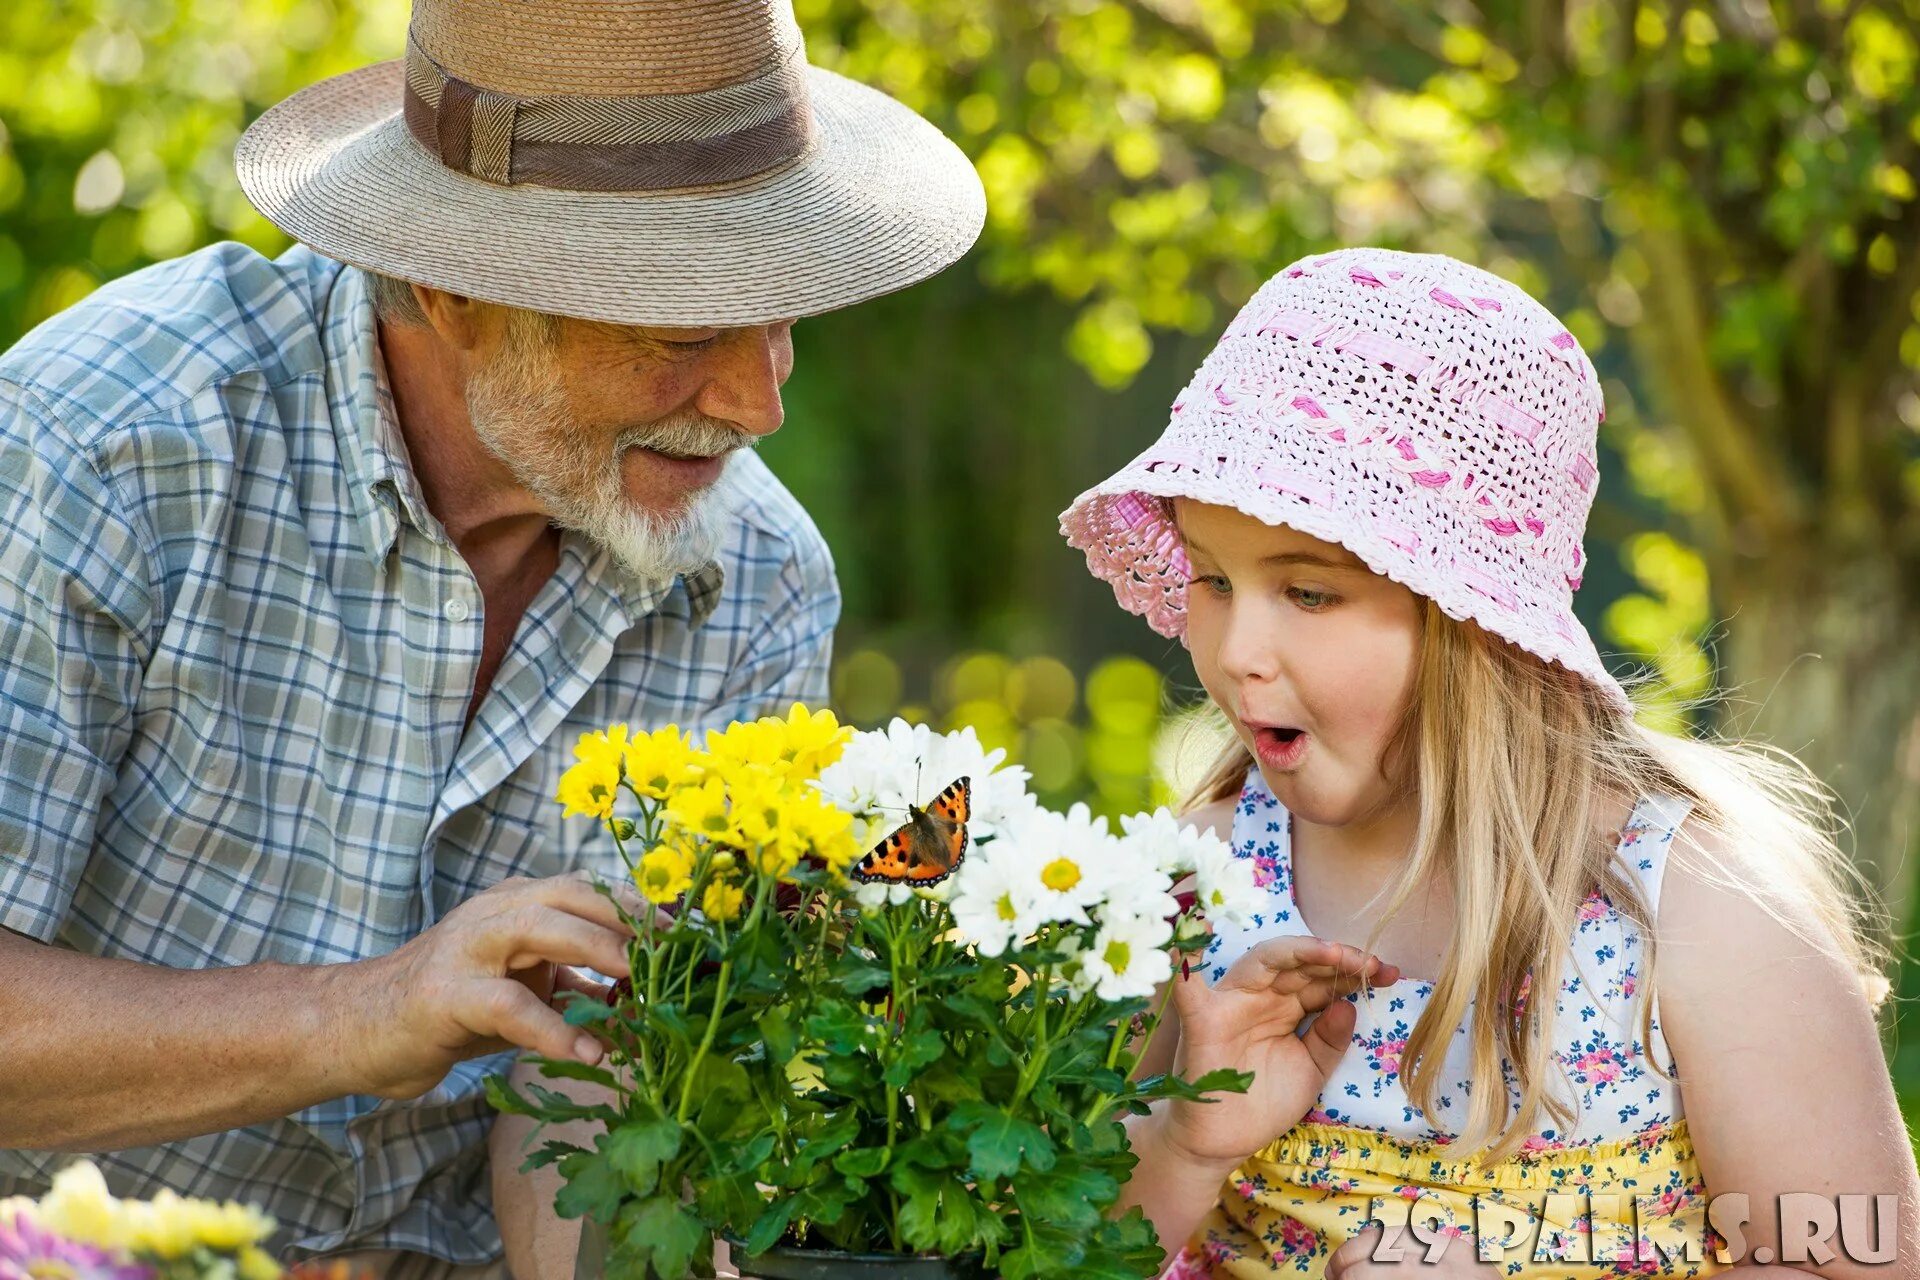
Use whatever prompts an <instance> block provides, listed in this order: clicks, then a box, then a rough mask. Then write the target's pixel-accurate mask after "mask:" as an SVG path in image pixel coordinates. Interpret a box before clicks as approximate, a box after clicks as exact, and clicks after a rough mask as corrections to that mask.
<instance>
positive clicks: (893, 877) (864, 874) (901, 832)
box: [847, 823, 913, 884]
mask: <svg viewBox="0 0 1920 1280" xmlns="http://www.w3.org/2000/svg"><path fill="white" fill-rule="evenodd" d="M912 866H913V826H912V824H911V823H909V824H908V825H906V826H904V827H900V828H898V829H897V830H895V831H894V833H893V834H892V835H890V836H888V837H887V838H886V839H885V840H882V841H881V842H880V843H879V844H877V845H875V846H873V849H872V851H871V852H869V853H868V854H867V856H866V857H864V858H862V859H860V861H858V862H856V863H854V864H853V866H852V867H850V868H848V870H847V875H848V876H850V877H851V878H853V879H855V880H858V881H860V882H861V883H862V884H873V883H875V882H879V883H892V884H898V883H900V882H902V881H904V880H906V878H907V874H908V871H909V869H910V868H911V867H912Z"/></svg>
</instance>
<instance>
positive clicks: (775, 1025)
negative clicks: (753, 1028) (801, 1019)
mask: <svg viewBox="0 0 1920 1280" xmlns="http://www.w3.org/2000/svg"><path fill="white" fill-rule="evenodd" d="M760 1034H761V1037H762V1038H763V1039H764V1040H765V1041H766V1045H767V1058H768V1060H769V1061H771V1062H777V1063H779V1064H780V1065H781V1066H783V1067H784V1066H786V1065H787V1064H788V1063H789V1062H791V1061H793V1055H794V1054H796V1053H798V1052H799V1051H800V1036H799V1034H798V1033H797V1032H796V1031H795V1030H794V1027H793V1019H792V1018H791V1017H789V1016H788V1014H787V1011H786V1010H785V1009H775V1010H774V1011H773V1012H771V1013H769V1014H768V1015H767V1016H766V1017H764V1018H762V1019H761V1020H760Z"/></svg>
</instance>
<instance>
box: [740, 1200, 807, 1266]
mask: <svg viewBox="0 0 1920 1280" xmlns="http://www.w3.org/2000/svg"><path fill="white" fill-rule="evenodd" d="M798 1206H799V1200H798V1199H796V1198H794V1197H790V1196H789V1197H783V1198H781V1199H778V1200H775V1201H774V1202H773V1203H772V1204H770V1205H768V1206H767V1208H766V1212H764V1213H762V1214H761V1215H760V1217H759V1218H758V1219H757V1220H755V1222H754V1224H753V1227H752V1229H751V1230H749V1231H748V1232H747V1234H746V1237H745V1239H744V1240H743V1241H742V1242H741V1245H742V1250H743V1251H744V1252H746V1253H748V1254H755V1253H765V1252H766V1251H767V1250H769V1249H771V1248H773V1246H774V1245H776V1244H778V1243H780V1237H781V1236H783V1235H785V1234H786V1233H787V1224H788V1223H790V1222H792V1221H793V1211H794V1210H795V1209H796V1208H797V1207H798ZM736 1265H737V1260H736Z"/></svg>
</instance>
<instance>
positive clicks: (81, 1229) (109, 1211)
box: [34, 1160, 128, 1249]
mask: <svg viewBox="0 0 1920 1280" xmlns="http://www.w3.org/2000/svg"><path fill="white" fill-rule="evenodd" d="M34 1220H35V1221H36V1222H37V1223H38V1224H39V1225H40V1226H42V1227H45V1228H46V1229H47V1230H48V1231H51V1232H53V1234H55V1235H58V1236H65V1237H66V1238H67V1239H69V1240H72V1241H74V1242H76V1243H78V1244H90V1245H93V1246H94V1247H96V1248H100V1249H122V1248H125V1247H126V1234H127V1225H128V1224H127V1214H126V1213H125V1211H124V1206H123V1205H122V1204H121V1202H120V1201H119V1200H117V1199H116V1198H115V1197H114V1196H113V1193H112V1192H110V1191H108V1190H107V1180H106V1177H105V1175H103V1174H102V1173H101V1172H100V1169H99V1166H97V1165H95V1164H94V1163H93V1162H92V1161H91V1160H80V1161H76V1162H75V1163H73V1164H70V1165H68V1166H67V1167H66V1168H64V1169H62V1170H60V1172H58V1173H56V1174H54V1175H53V1185H52V1186H51V1187H50V1188H49V1189H48V1191H47V1194H46V1195H44V1196H42V1197H41V1198H40V1205H39V1208H38V1210H37V1211H36V1212H35V1213H34Z"/></svg>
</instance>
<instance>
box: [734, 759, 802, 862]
mask: <svg viewBox="0 0 1920 1280" xmlns="http://www.w3.org/2000/svg"><path fill="white" fill-rule="evenodd" d="M727 799H728V802H729V807H728V815H727V816H728V822H729V826H730V829H729V831H728V840H727V843H729V844H734V845H738V846H740V847H741V848H745V849H754V848H758V847H760V846H763V845H769V844H773V843H775V842H776V841H778V840H779V839H780V835H781V832H782V830H783V829H784V828H785V827H786V825H787V820H786V814H785V809H786V803H787V799H788V795H787V790H786V787H785V786H784V784H783V782H782V779H781V777H780V775H779V774H777V773H775V772H774V771H773V770H771V769H770V768H767V767H765V766H762V765H742V766H739V767H737V768H735V769H734V770H733V772H732V774H731V775H730V776H729V777H728V779H727Z"/></svg>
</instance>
